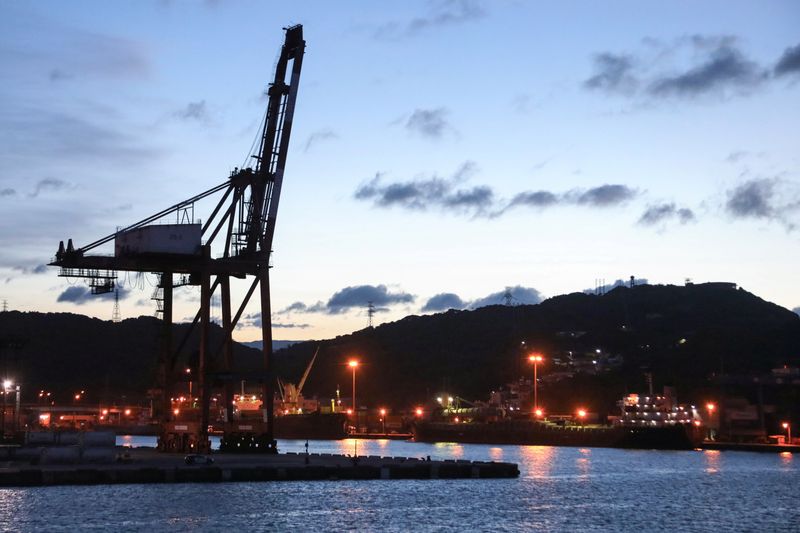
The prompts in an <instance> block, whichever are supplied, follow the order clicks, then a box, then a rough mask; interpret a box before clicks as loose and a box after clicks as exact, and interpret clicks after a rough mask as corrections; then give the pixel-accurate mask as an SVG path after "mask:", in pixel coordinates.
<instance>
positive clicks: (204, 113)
mask: <svg viewBox="0 0 800 533" xmlns="http://www.w3.org/2000/svg"><path fill="white" fill-rule="evenodd" d="M172 116H173V117H175V118H178V119H180V120H187V121H188V120H196V121H198V122H208V107H207V106H206V101H205V100H200V101H199V102H189V103H188V104H186V107H184V108H183V109H180V110H178V111H175V112H173V113H172Z"/></svg>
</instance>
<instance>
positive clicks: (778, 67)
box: [773, 44, 800, 76]
mask: <svg viewBox="0 0 800 533" xmlns="http://www.w3.org/2000/svg"><path fill="white" fill-rule="evenodd" d="M773 72H774V73H775V76H786V75H790V74H798V73H800V44H798V45H797V46H793V47H789V48H787V49H786V50H785V51H784V52H783V55H782V56H781V57H780V59H778V62H777V63H776V64H775V68H774V69H773Z"/></svg>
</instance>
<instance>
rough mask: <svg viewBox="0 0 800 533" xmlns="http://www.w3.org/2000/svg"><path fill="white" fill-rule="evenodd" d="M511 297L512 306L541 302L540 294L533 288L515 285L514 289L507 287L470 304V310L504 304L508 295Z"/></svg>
mask: <svg viewBox="0 0 800 533" xmlns="http://www.w3.org/2000/svg"><path fill="white" fill-rule="evenodd" d="M509 294H510V295H511V303H512V304H527V305H532V304H538V303H539V302H541V301H542V294H541V293H540V292H539V291H538V290H536V289H534V288H533V287H522V286H520V285H517V286H515V287H508V288H506V290H503V291H499V292H494V293H492V294H490V295H488V296H484V297H483V298H478V299H477V300H473V301H472V302H470V304H469V307H470V308H471V309H478V308H479V307H486V306H487V305H501V304H505V303H506V300H507V299H508V295H509Z"/></svg>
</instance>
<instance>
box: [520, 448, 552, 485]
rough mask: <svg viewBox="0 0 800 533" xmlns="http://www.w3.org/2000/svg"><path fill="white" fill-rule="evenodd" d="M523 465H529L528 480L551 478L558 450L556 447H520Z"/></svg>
mask: <svg viewBox="0 0 800 533" xmlns="http://www.w3.org/2000/svg"><path fill="white" fill-rule="evenodd" d="M519 453H520V455H521V456H522V461H521V462H522V463H524V464H526V465H528V468H529V470H528V476H527V477H528V478H533V479H537V478H539V479H541V478H546V477H549V476H550V471H551V470H552V468H553V462H555V458H556V453H557V448H555V447H554V446H520V452H519Z"/></svg>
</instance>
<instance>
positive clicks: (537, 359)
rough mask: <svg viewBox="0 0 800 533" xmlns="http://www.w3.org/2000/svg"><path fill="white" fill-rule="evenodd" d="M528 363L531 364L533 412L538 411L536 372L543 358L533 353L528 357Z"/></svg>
mask: <svg viewBox="0 0 800 533" xmlns="http://www.w3.org/2000/svg"><path fill="white" fill-rule="evenodd" d="M528 361H530V362H531V363H533V410H534V412H536V411H538V410H539V396H538V393H539V376H538V375H537V370H538V368H539V363H541V362H542V361H544V357H542V356H541V354H538V353H535V354H531V355H530V356H528Z"/></svg>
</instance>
